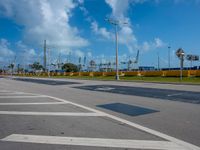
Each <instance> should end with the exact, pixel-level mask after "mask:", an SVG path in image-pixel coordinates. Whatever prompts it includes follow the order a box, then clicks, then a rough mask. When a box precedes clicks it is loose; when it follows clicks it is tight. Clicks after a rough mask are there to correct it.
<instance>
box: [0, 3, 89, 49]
mask: <svg viewBox="0 0 200 150" xmlns="http://www.w3.org/2000/svg"><path fill="white" fill-rule="evenodd" d="M82 2H83V1H79V3H82ZM76 6H77V5H76V3H75V2H74V1H73V0H59V2H58V1H55V0H28V1H27V0H18V1H16V0H6V1H0V8H1V9H0V10H1V11H0V14H1V15H3V16H5V17H8V18H11V19H13V20H14V21H15V22H16V23H17V24H19V25H22V26H23V27H24V39H23V40H24V41H26V42H30V43H37V44H38V43H42V41H43V40H44V39H46V40H47V41H48V42H49V44H52V45H59V46H62V47H83V46H87V45H88V44H89V42H88V41H87V40H86V39H84V38H82V37H81V36H80V35H79V31H78V29H77V28H76V27H72V26H71V25H70V24H69V20H70V17H71V16H72V15H73V14H72V10H73V9H74V8H75V7H76Z"/></svg>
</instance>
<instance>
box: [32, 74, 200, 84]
mask: <svg viewBox="0 0 200 150" xmlns="http://www.w3.org/2000/svg"><path fill="white" fill-rule="evenodd" d="M35 77H38V76H35ZM39 77H44V78H46V77H47V76H39ZM51 78H67V79H82V80H102V81H107V80H109V81H112V80H113V81H114V80H115V77H114V76H107V77H103V76H98V77H89V76H52V77H51ZM120 81H130V82H131V81H138V82H160V83H186V84H199V85H200V77H184V78H183V80H182V81H180V78H179V77H136V76H128V77H120Z"/></svg>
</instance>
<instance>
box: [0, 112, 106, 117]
mask: <svg viewBox="0 0 200 150" xmlns="http://www.w3.org/2000/svg"><path fill="white" fill-rule="evenodd" d="M0 115H33V116H87V117H93V116H104V114H101V113H93V112H92V113H80V112H31V111H0Z"/></svg>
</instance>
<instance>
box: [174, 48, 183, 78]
mask: <svg viewBox="0 0 200 150" xmlns="http://www.w3.org/2000/svg"><path fill="white" fill-rule="evenodd" d="M176 56H177V57H178V58H179V59H180V80H181V81H182V79H183V62H184V56H185V52H184V50H183V49H182V48H179V49H178V50H177V51H176Z"/></svg>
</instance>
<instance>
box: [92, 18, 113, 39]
mask: <svg viewBox="0 0 200 150" xmlns="http://www.w3.org/2000/svg"><path fill="white" fill-rule="evenodd" d="M91 29H92V31H93V32H94V33H95V34H97V35H101V36H103V37H104V38H106V39H112V34H111V33H110V32H108V31H107V30H106V28H100V27H99V26H98V24H97V22H96V21H94V22H92V23H91Z"/></svg>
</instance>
